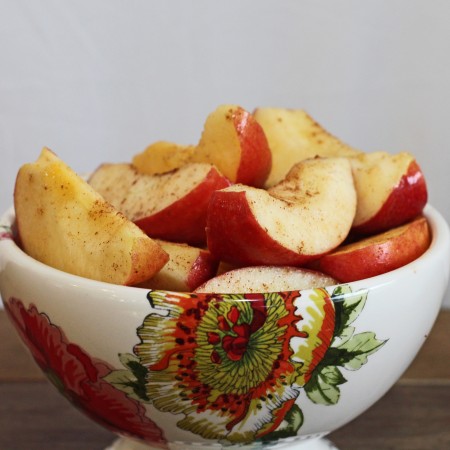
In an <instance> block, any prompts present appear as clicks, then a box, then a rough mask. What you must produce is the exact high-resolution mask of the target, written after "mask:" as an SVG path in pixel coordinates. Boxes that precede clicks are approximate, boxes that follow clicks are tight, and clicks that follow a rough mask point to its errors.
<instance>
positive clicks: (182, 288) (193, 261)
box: [139, 239, 219, 292]
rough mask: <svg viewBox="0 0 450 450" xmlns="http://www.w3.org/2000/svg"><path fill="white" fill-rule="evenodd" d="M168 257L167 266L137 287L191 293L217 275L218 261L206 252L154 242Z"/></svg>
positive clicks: (186, 246)
mask: <svg viewBox="0 0 450 450" xmlns="http://www.w3.org/2000/svg"><path fill="white" fill-rule="evenodd" d="M155 241H156V242H157V243H158V244H159V245H160V246H161V248H162V249H163V250H164V251H165V252H166V253H167V254H168V255H169V261H168V262H167V264H166V265H165V266H164V267H163V268H162V269H161V270H160V271H159V272H158V273H157V274H156V275H155V276H154V277H152V278H151V279H149V280H147V281H145V282H144V283H141V284H140V285H139V287H144V288H147V289H163V290H167V291H178V292H192V291H193V290H194V289H196V288H197V287H199V286H200V285H201V284H203V283H205V282H206V281H208V280H209V279H211V278H213V277H215V276H216V274H217V268H218V266H219V261H218V260H217V259H215V258H213V257H212V255H211V253H210V252H209V251H208V250H204V249H202V248H198V247H193V246H190V245H187V244H180V243H175V242H168V241H162V240H159V239H156V240H155Z"/></svg>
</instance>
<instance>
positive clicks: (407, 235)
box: [313, 216, 431, 283]
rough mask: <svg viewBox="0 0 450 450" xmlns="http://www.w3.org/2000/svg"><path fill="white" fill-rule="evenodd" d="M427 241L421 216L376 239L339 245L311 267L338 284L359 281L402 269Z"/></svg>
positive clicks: (423, 248) (424, 246)
mask: <svg viewBox="0 0 450 450" xmlns="http://www.w3.org/2000/svg"><path fill="white" fill-rule="evenodd" d="M430 242H431V233H430V228H429V226H428V222H427V220H426V218H425V217H423V216H420V217H419V218H417V219H415V220H413V221H412V222H408V223H407V224H405V225H402V226H400V227H397V228H394V229H391V230H389V231H386V232H384V233H381V234H378V235H376V236H371V237H368V238H365V239H362V240H360V241H357V242H353V243H352V244H348V245H343V246H341V247H340V248H338V249H336V250H335V251H333V252H331V253H329V254H328V255H325V256H323V257H322V258H321V259H320V260H319V261H315V263H314V265H313V267H314V268H316V269H318V270H320V271H323V272H324V273H327V274H329V275H330V276H332V277H334V278H336V279H337V280H339V281H340V282H343V283H346V282H350V281H356V280H362V279H364V278H370V277H374V276H376V275H380V274H383V273H386V272H389V271H391V270H394V269H397V268H399V267H402V266H404V265H406V264H408V263H410V262H411V261H414V260H415V259H417V258H418V257H419V256H420V255H422V254H423V253H424V252H425V251H426V250H427V248H428V247H429V245H430Z"/></svg>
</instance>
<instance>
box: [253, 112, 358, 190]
mask: <svg viewBox="0 0 450 450" xmlns="http://www.w3.org/2000/svg"><path fill="white" fill-rule="evenodd" d="M253 116H254V118H255V119H256V121H257V122H258V123H259V124H260V125H261V126H262V128H263V130H264V132H265V134H266V137H267V140H268V143H269V147H270V149H271V152H272V168H271V171H270V174H269V177H268V179H267V181H266V187H271V186H274V185H275V184H277V183H279V182H280V181H281V180H282V179H283V178H284V177H285V176H286V174H287V173H288V172H289V170H290V169H291V167H292V166H293V165H294V164H296V163H298V162H299V161H302V160H304V159H308V158H313V157H315V156H323V157H337V156H339V157H340V156H352V155H357V154H359V153H360V151H359V150H356V149H354V148H352V147H350V146H349V145H347V144H345V143H343V142H342V141H340V140H339V139H337V138H336V137H335V136H332V135H331V134H330V133H329V132H328V131H326V130H325V129H324V128H323V127H322V126H321V125H319V124H318V123H317V122H316V121H315V120H314V119H313V118H312V117H311V116H310V115H309V114H308V113H306V112H305V111H304V110H301V109H286V108H269V107H266V108H257V109H256V110H255V111H254V112H253Z"/></svg>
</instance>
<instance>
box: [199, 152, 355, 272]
mask: <svg viewBox="0 0 450 450" xmlns="http://www.w3.org/2000/svg"><path fill="white" fill-rule="evenodd" d="M355 210H356V192H355V187H354V184H353V177H352V174H351V166H350V162H349V160H348V159H347V158H313V159H308V160H305V161H302V162H300V163H298V164H296V165H295V166H294V167H293V168H292V169H291V170H290V172H289V173H288V174H287V176H286V178H285V179H284V180H283V181H282V182H280V183H279V184H277V185H276V186H274V187H272V188H271V189H269V190H268V191H266V190H264V189H256V188H252V187H248V186H243V185H233V186H230V187H228V188H225V189H221V190H220V191H216V192H215V193H214V194H213V195H212V196H211V200H210V203H209V207H208V216H207V227H206V234H207V245H208V248H209V250H210V251H211V253H212V254H213V255H214V256H215V257H217V258H218V259H220V260H223V261H226V262H228V263H230V264H235V265H237V266H248V265H277V266H280V265H282V266H285V265H292V266H299V265H303V264H304V263H306V262H307V261H310V260H312V259H317V258H318V257H320V256H321V255H323V254H325V253H328V252H330V251H331V250H333V249H334V248H336V247H337V246H338V245H340V244H341V243H342V242H343V241H344V239H345V238H346V237H347V234H348V232H349V230H350V227H351V224H352V222H353V218H354V215H355Z"/></svg>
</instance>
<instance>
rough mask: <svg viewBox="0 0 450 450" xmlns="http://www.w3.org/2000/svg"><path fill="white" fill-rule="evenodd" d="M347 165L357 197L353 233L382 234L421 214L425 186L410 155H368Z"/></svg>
mask: <svg viewBox="0 0 450 450" xmlns="http://www.w3.org/2000/svg"><path fill="white" fill-rule="evenodd" d="M350 161H351V163H352V170H353V176H354V180H355V187H356V192H357V196H358V206H357V210H356V215H355V220H354V222H353V231H354V232H357V233H360V234H375V233H379V232H382V231H386V230H389V229H391V228H394V227H396V226H399V225H402V224H403V223H406V222H407V221H409V220H411V219H413V218H414V217H416V216H418V215H419V214H420V213H421V212H422V210H423V208H424V206H425V205H426V203H427V200H428V193H427V186H426V182H425V177H424V175H423V173H422V171H421V169H420V167H419V165H418V164H417V162H416V160H415V158H414V157H413V156H412V155H411V154H410V153H407V152H401V153H398V154H395V155H392V154H389V153H386V152H372V153H365V154H362V155H360V156H357V157H352V158H350Z"/></svg>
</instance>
